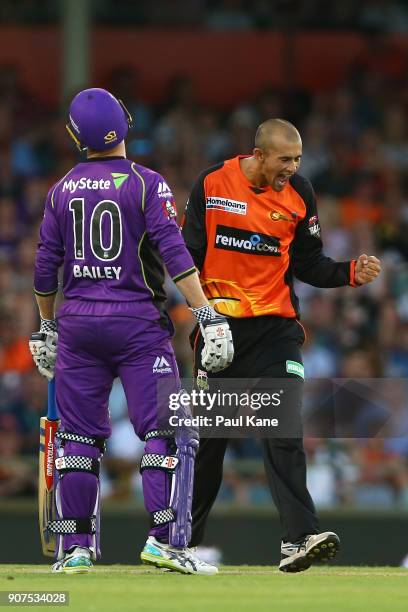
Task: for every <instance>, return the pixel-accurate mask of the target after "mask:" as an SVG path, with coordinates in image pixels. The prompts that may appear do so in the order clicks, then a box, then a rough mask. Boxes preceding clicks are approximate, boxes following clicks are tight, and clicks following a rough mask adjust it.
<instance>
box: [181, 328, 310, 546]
mask: <svg viewBox="0 0 408 612" xmlns="http://www.w3.org/2000/svg"><path fill="white" fill-rule="evenodd" d="M228 322H229V324H230V327H231V331H232V336H233V340H234V347H235V355H234V361H233V363H232V364H231V365H230V366H229V367H228V368H227V369H225V370H223V371H222V372H218V373H216V374H211V373H208V382H209V384H210V386H211V388H213V385H216V380H214V379H217V378H246V379H248V378H249V379H259V378H260V379H287V378H291V379H294V378H295V379H297V380H298V383H293V381H292V382H290V385H293V384H295V385H298V389H299V392H298V394H297V397H298V401H297V402H296V403H297V406H291V407H290V415H291V416H290V418H292V417H293V416H294V415H297V417H296V416H295V419H296V418H298V419H299V423H300V422H301V416H300V410H301V390H302V387H303V379H302V378H301V377H299V376H298V375H297V374H296V373H294V372H293V366H292V367H291V366H290V365H289V367H288V362H290V364H293V362H295V363H298V364H302V357H301V352H300V347H301V346H302V344H303V342H304V340H305V335H304V331H303V328H302V326H301V325H300V324H299V322H298V321H297V320H296V319H286V318H282V317H273V316H262V317H253V318H241V319H238V318H235V319H234V318H229V319H228ZM191 337H192V339H195V342H194V353H195V355H194V357H195V364H196V366H195V376H197V370H198V368H200V369H202V368H201V367H200V365H199V364H200V363H201V360H200V355H201V350H202V348H203V340H202V337H201V335H200V334H199V332H198V331H197V329H196V330H195V331H194V332H193V334H192V336H191ZM197 366H198V367H197ZM288 370H289V371H288ZM293 431H294V432H296V433H295V434H294V435H290V436H286V435H285V437H274V438H272V437H270V438H261V445H262V452H263V459H264V465H265V470H266V475H267V479H268V484H269V488H270V491H271V494H272V498H273V500H274V503H275V505H276V508H277V510H278V513H279V517H280V523H281V535H282V541H284V542H296V541H297V540H299V539H301V538H302V537H303V536H305V535H307V534H312V533H318V532H319V524H318V519H317V516H316V510H315V507H314V504H313V500H312V498H311V496H310V494H309V491H308V490H307V486H306V459H305V453H304V450H303V439H302V437H301V436H302V433H301V425H300V428H299V429H298V430H296V429H295V425H294V430H293ZM227 444H228V439H226V438H215V437H211V438H203V439H201V440H200V447H199V450H198V453H197V457H196V463H195V476H194V493H193V507H192V515H193V529H192V538H191V541H190V546H197V545H199V544H200V543H201V542H202V540H203V537H204V532H205V527H206V523H207V519H208V515H209V513H210V510H211V508H212V506H213V504H214V501H215V499H216V497H217V494H218V491H219V489H220V486H221V481H222V474H223V461H224V455H225V451H226V449H227Z"/></svg>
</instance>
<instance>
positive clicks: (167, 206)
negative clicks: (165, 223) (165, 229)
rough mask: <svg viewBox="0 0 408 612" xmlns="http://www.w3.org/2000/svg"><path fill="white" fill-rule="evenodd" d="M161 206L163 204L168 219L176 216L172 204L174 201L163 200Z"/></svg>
mask: <svg viewBox="0 0 408 612" xmlns="http://www.w3.org/2000/svg"><path fill="white" fill-rule="evenodd" d="M162 206H163V210H164V214H165V215H166V217H167V218H168V219H174V217H177V210H176V207H175V205H174V202H171V201H170V200H166V201H165V202H162Z"/></svg>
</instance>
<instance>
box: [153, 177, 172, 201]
mask: <svg viewBox="0 0 408 612" xmlns="http://www.w3.org/2000/svg"><path fill="white" fill-rule="evenodd" d="M157 195H158V196H159V198H166V200H172V199H173V194H172V192H171V189H170V187H169V186H168V184H167V183H166V182H165V181H160V182H159V184H158V186H157Z"/></svg>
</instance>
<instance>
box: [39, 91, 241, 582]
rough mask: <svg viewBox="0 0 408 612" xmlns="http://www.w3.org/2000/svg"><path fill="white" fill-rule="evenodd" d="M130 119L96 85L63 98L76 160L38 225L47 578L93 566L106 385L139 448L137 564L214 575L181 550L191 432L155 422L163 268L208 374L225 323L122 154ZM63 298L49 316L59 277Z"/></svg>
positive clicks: (226, 336) (164, 357) (174, 387)
mask: <svg viewBox="0 0 408 612" xmlns="http://www.w3.org/2000/svg"><path fill="white" fill-rule="evenodd" d="M129 127H131V117H130V115H129V113H128V111H127V110H126V108H125V107H124V105H123V103H122V102H121V101H119V100H117V99H116V98H115V97H114V96H113V95H111V94H110V93H109V92H108V91H106V90H104V89H97V88H93V89H86V90H84V91H82V92H80V93H79V94H77V95H76V96H75V98H74V99H73V101H72V103H71V105H70V111H69V122H68V124H67V130H68V132H69V134H70V135H71V137H72V138H73V140H74V141H75V143H76V144H77V146H78V148H79V149H81V150H86V160H85V161H83V162H81V163H79V164H77V165H76V166H75V167H74V168H72V170H70V171H69V172H68V173H67V174H66V175H65V176H64V177H63V178H62V179H60V180H59V181H58V182H57V183H56V184H55V185H54V186H53V187H52V188H51V189H50V191H49V193H48V196H47V199H46V203H45V213H44V219H43V222H42V225H41V229H40V241H39V244H38V249H37V254H36V262H35V279H34V291H35V295H36V299H37V303H38V307H39V312H40V316H41V328H40V333H38V332H36V333H35V334H33V337H32V339H31V340H30V349H31V352H32V355H33V358H34V361H35V363H36V365H37V367H38V369H39V371H40V373H41V374H43V375H44V376H45V377H46V378H47V379H48V380H52V379H53V378H54V376H55V380H56V400H57V406H58V412H59V418H60V426H59V429H58V432H57V433H56V446H57V456H56V460H55V474H56V480H55V482H56V484H55V500H56V517H57V518H56V520H53V521H49V522H48V524H47V525H45V526H44V528H46V529H48V530H49V531H50V532H52V533H55V534H56V550H55V558H56V562H55V563H54V565H53V566H52V571H53V572H65V573H80V572H88V571H89V570H90V569H91V568H92V560H96V559H98V558H99V557H100V554H101V553H100V543H99V542H100V533H99V531H100V529H99V525H100V517H99V515H100V510H99V506H100V504H99V502H100V493H99V471H100V463H101V458H102V455H103V452H104V448H105V440H106V439H107V438H108V437H109V435H110V432H111V426H110V422H109V412H108V398H109V393H110V390H111V387H112V383H113V380H114V378H115V377H119V378H120V380H121V382H122V384H123V387H124V390H125V394H126V398H127V403H128V408H129V417H130V420H131V422H132V424H133V427H134V430H135V432H136V434H137V435H138V436H139V437H140V438H141V439H143V440H144V441H145V443H146V444H145V452H144V456H143V457H142V461H141V473H142V481H143V492H144V501H145V507H146V509H147V511H148V512H149V514H150V517H151V529H150V531H149V536H148V539H147V542H146V545H145V547H144V549H143V551H142V553H141V559H142V561H143V562H145V563H149V564H152V565H155V566H157V567H163V568H168V569H171V570H174V571H178V572H181V573H189V574H207V575H210V574H215V573H217V571H218V570H217V568H216V567H214V566H211V565H208V564H206V563H204V562H203V561H201V560H199V559H198V558H197V557H196V556H195V555H194V554H193V552H192V551H190V550H189V549H188V548H187V545H188V542H189V539H190V535H191V498H192V477H193V469H194V457H195V452H196V449H197V447H198V436H197V433H196V431H194V430H193V429H190V430H176V431H173V430H170V429H166V430H164V429H163V428H161V427H160V423H159V420H158V415H159V413H160V411H161V410H166V409H168V406H166V405H164V406H161V405H158V404H159V403H160V401H164V400H160V399H159V395H158V391H157V389H158V384H159V383H160V382H161V383H163V382H164V383H165V384H166V385H167V387H166V388H167V389H168V391H169V393H171V392H178V391H179V390H180V382H179V377H178V370H177V364H176V360H175V356H174V352H173V349H172V346H171V336H172V333H173V326H172V323H171V320H170V318H169V316H168V315H167V313H166V310H165V308H164V303H165V299H166V295H165V293H164V291H163V281H164V269H163V262H164V264H165V266H166V268H167V271H168V273H169V274H170V276H171V278H172V279H173V281H174V282H175V283H176V284H177V286H178V288H179V289H180V291H181V292H182V294H183V295H184V296H185V298H186V300H187V302H188V303H189V305H190V307H191V309H192V311H193V313H194V314H195V315H196V317H197V321H198V323H199V325H200V329H201V330H202V334H203V337H204V348H203V352H202V355H201V358H202V361H203V363H204V364H205V366H206V368H207V370H208V371H213V372H217V371H220V370H221V369H223V368H225V367H227V366H228V365H229V364H230V363H231V361H232V358H233V344H232V337H231V332H230V329H229V325H228V323H227V320H226V318H225V317H224V316H222V315H219V314H218V313H216V312H215V311H214V310H213V309H212V308H211V306H210V305H209V302H208V300H207V298H206V297H205V295H204V293H203V291H202V289H201V285H200V282H199V279H198V274H197V272H196V268H195V265H194V262H193V260H192V258H191V256H190V254H189V253H188V251H187V249H186V247H185V244H184V242H183V239H182V237H181V234H180V230H179V228H178V226H177V223H176V220H175V216H176V210H175V205H174V199H173V195H172V193H171V190H170V188H169V186H168V185H167V183H166V181H165V180H164V179H163V177H162V176H160V175H159V174H157V173H156V172H153V171H152V170H149V169H148V168H144V167H143V166H140V165H138V164H136V163H134V162H132V161H130V160H128V159H127V158H126V148H125V142H124V140H125V138H126V135H127V133H128V129H129ZM61 266H63V281H62V284H63V293H64V297H65V301H64V302H63V304H62V305H61V307H60V308H59V310H58V313H57V315H55V296H56V294H57V291H58V270H59V268H60V267H61Z"/></svg>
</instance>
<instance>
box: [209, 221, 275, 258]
mask: <svg viewBox="0 0 408 612" xmlns="http://www.w3.org/2000/svg"><path fill="white" fill-rule="evenodd" d="M214 247H215V248H216V249H224V250H226V251H238V253H247V254H250V255H268V256H274V257H280V256H281V253H280V250H279V249H280V241H279V238H276V237H275V236H268V235H267V234H262V233H261V232H251V231H248V230H243V229H239V228H236V227H228V226H226V225H217V229H216V233H215V242H214Z"/></svg>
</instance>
